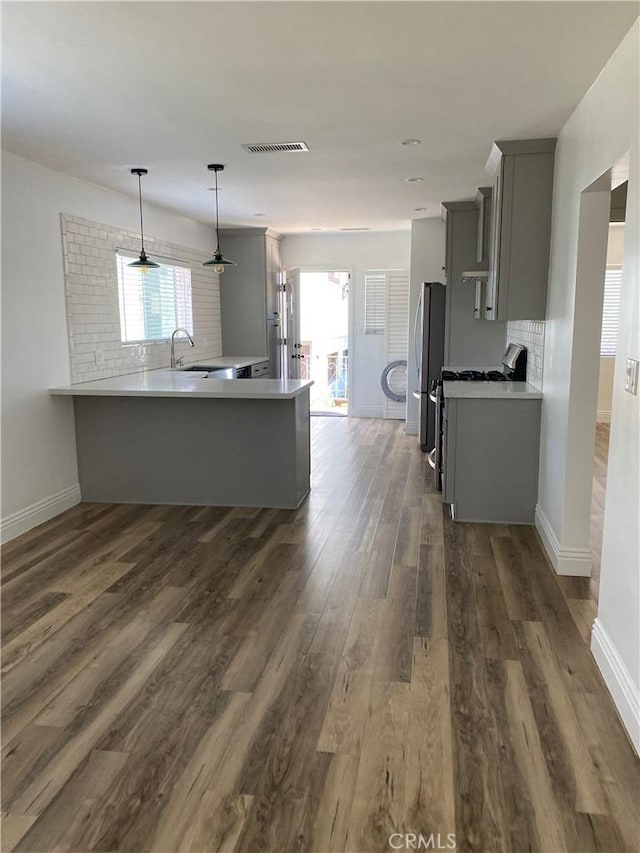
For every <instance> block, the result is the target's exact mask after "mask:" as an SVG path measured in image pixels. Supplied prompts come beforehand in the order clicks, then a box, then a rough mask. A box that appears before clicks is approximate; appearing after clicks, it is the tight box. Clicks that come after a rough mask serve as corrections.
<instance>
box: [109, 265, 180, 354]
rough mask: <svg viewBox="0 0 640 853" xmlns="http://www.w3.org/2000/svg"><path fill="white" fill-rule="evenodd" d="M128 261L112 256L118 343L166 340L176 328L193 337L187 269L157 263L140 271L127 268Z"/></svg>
mask: <svg viewBox="0 0 640 853" xmlns="http://www.w3.org/2000/svg"><path fill="white" fill-rule="evenodd" d="M132 259H134V258H133V256H130V255H127V254H124V253H122V252H118V253H116V262H117V269H118V299H119V303H120V333H121V339H122V343H127V344H130V343H144V342H147V341H166V340H168V339H169V338H170V337H171V333H172V332H173V331H174V329H177V328H178V326H183V327H184V328H185V329H187V331H188V332H189V333H190V334H193V307H192V302H191V269H190V268H189V267H188V266H178V265H174V264H160V266H159V267H158V269H152V270H148V271H147V272H142V271H141V270H139V269H136V268H135V267H130V266H128V264H130V263H131V260H132Z"/></svg>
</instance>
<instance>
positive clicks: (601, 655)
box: [591, 619, 640, 754]
mask: <svg viewBox="0 0 640 853" xmlns="http://www.w3.org/2000/svg"><path fill="white" fill-rule="evenodd" d="M591 652H592V654H593V657H594V658H595V661H596V663H597V664H598V669H599V670H600V672H601V673H602V677H603V678H604V681H605V684H606V685H607V688H608V690H609V693H610V694H611V698H612V699H613V702H614V704H615V706H616V708H617V709H618V713H619V714H620V719H621V720H622V722H623V724H624V727H625V729H626V730H627V732H628V734H629V737H630V738H631V742H632V743H633V746H634V749H635V751H636V752H637V753H638V754H640V687H638V685H637V684H634V682H633V679H632V677H631V674H630V672H629V670H628V669H627V668H626V666H625V665H624V661H623V660H622V658H621V657H620V655H619V654H618V650H617V649H616V647H615V646H614V645H613V643H612V642H611V637H610V636H609V635H608V634H607V632H606V631H605V629H604V628H603V627H602V623H601V622H600V620H599V619H596V620H595V622H594V623H593V629H592V631H591Z"/></svg>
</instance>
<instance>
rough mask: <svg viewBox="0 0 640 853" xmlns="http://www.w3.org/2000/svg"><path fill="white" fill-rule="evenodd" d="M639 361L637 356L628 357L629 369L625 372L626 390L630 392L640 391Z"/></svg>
mask: <svg viewBox="0 0 640 853" xmlns="http://www.w3.org/2000/svg"><path fill="white" fill-rule="evenodd" d="M639 363H640V362H638V361H637V360H636V359H635V358H628V359H627V370H626V373H625V380H624V390H625V391H628V392H629V394H637V393H638V364H639Z"/></svg>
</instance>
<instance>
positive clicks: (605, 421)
mask: <svg viewBox="0 0 640 853" xmlns="http://www.w3.org/2000/svg"><path fill="white" fill-rule="evenodd" d="M615 174H616V172H615V170H614V174H613V184H614V186H613V188H612V190H611V205H610V209H609V232H608V239H607V260H606V268H605V277H604V293H603V301H602V323H601V332H600V365H599V371H598V405H597V412H596V436H595V447H594V458H593V483H592V492H591V530H590V538H589V546H590V549H591V556H592V564H593V568H592V572H591V584H590V586H591V593H592V596H593V598H594V600H595V601H596V602H597V600H598V593H599V587H600V567H601V563H602V531H603V527H604V507H605V496H606V489H607V467H608V458H609V435H610V423H611V410H612V407H613V378H614V367H615V360H616V352H617V341H618V324H619V316H620V292H621V285H622V262H623V249H624V224H625V219H626V206H627V185H628V181H627V180H625V181H623V182H622V183H619V184H618V185H617V186H616V185H615V183H616V182H615ZM618 175H620V170H618Z"/></svg>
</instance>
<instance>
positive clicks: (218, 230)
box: [215, 170, 220, 253]
mask: <svg viewBox="0 0 640 853" xmlns="http://www.w3.org/2000/svg"><path fill="white" fill-rule="evenodd" d="M215 175H216V252H217V253H219V252H220V222H219V219H218V172H217V170H216V173H215Z"/></svg>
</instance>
